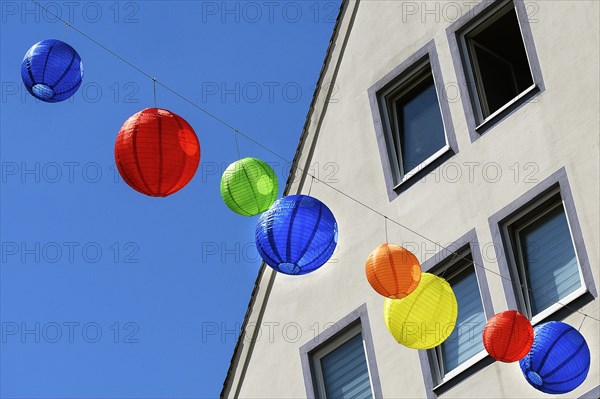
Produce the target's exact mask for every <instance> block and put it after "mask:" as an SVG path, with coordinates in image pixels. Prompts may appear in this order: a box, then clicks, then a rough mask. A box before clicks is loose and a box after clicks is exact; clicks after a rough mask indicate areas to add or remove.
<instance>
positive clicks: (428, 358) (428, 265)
mask: <svg viewBox="0 0 600 399" xmlns="http://www.w3.org/2000/svg"><path fill="white" fill-rule="evenodd" d="M446 248H448V249H450V250H451V251H452V252H451V251H449V250H442V251H440V252H439V253H437V254H436V255H434V256H432V257H430V258H429V259H427V260H426V261H425V262H423V263H422V265H421V267H422V270H423V272H431V271H433V272H434V273H435V272H439V271H440V270H444V268H445V267H446V265H448V262H452V260H453V258H454V257H455V255H454V254H455V253H459V254H463V253H465V254H470V255H471V257H472V260H473V265H472V266H471V267H473V268H474V272H475V277H476V278H477V286H478V288H479V295H480V298H481V303H482V305H483V311H484V315H485V318H486V320H487V319H489V318H490V317H492V316H493V315H494V313H495V312H494V309H493V306H492V299H491V294H490V290H489V286H488V284H487V276H486V273H485V269H483V267H482V266H483V259H482V256H481V252H480V249H479V243H478V240H477V234H476V232H475V229H473V230H471V231H469V232H468V233H466V234H465V235H463V236H462V237H460V238H459V239H458V240H456V241H455V242H454V243H452V244H449V245H446ZM448 273H450V274H448ZM444 274H445V275H447V276H451V275H452V274H453V271H452V263H450V266H449V269H448V270H447V271H446V273H444ZM434 351H436V349H435V348H434V349H432V350H429V351H419V360H420V362H421V371H422V372H423V379H424V382H425V388H426V392H427V397H428V398H432V397H436V395H438V394H441V393H442V391H445V390H447V389H450V388H451V386H453V384H457V383H459V382H460V381H462V380H464V379H465V378H468V377H469V376H470V375H471V374H472V373H473V372H475V371H477V370H479V369H481V368H483V367H485V366H487V365H488V364H490V363H491V362H492V361H493V359H491V357H490V356H489V355H488V354H487V352H486V351H485V350H483V351H480V352H478V353H476V354H474V355H473V356H472V357H471V358H469V359H468V360H466V361H465V362H463V363H462V364H461V365H459V366H458V367H456V368H455V369H453V370H452V371H450V372H448V373H447V374H446V375H444V376H441V375H440V374H439V372H440V370H441V368H440V365H439V364H438V363H437V362H438V356H437V354H435V353H433V352H434Z"/></svg>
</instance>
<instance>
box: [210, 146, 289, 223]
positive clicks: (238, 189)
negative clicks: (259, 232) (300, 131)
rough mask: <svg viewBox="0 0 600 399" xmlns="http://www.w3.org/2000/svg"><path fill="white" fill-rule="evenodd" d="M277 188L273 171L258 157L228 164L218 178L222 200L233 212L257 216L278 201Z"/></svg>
mask: <svg viewBox="0 0 600 399" xmlns="http://www.w3.org/2000/svg"><path fill="white" fill-rule="evenodd" d="M278 190H279V185H278V183H277V176H275V172H274V171H273V169H272V168H271V167H270V166H269V165H267V164H266V163H265V162H264V161H261V160H260V159H257V158H244V159H240V160H239V161H236V162H234V163H232V164H231V165H229V166H228V167H227V169H225V172H224V173H223V177H222V178H221V197H223V201H225V204H226V205H227V206H228V207H229V209H231V210H232V211H234V212H236V213H239V214H240V215H243V216H254V215H258V214H259V213H262V212H264V211H266V210H267V209H269V207H270V206H271V205H272V204H273V202H274V201H275V199H276V198H277V191H278Z"/></svg>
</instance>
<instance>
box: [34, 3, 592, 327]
mask: <svg viewBox="0 0 600 399" xmlns="http://www.w3.org/2000/svg"><path fill="white" fill-rule="evenodd" d="M31 1H32V2H33V3H34V4H36V5H37V6H38V7H39V8H41V9H42V10H45V11H46V12H47V13H48V14H49V15H52V16H53V17H54V18H56V19H58V20H60V21H61V22H63V23H64V24H66V25H67V27H69V28H71V29H73V30H74V31H76V32H77V33H79V34H80V35H82V36H83V37H85V38H86V39H88V40H90V41H91V42H92V43H94V44H96V45H97V46H99V47H100V48H102V49H104V50H105V51H106V52H108V53H109V54H111V55H113V56H114V57H116V58H117V59H119V60H120V61H122V62H123V63H125V64H127V65H129V66H130V67H131V68H133V69H135V70H136V71H138V72H139V73H141V74H142V75H144V76H146V77H147V78H149V79H152V80H153V81H154V82H155V84H158V85H160V86H161V87H163V88H164V89H166V90H167V91H169V92H171V93H172V94H174V95H175V96H177V97H179V98H180V99H181V100H183V101H185V102H186V103H188V104H190V105H191V106H193V107H194V108H196V109H198V110H199V111H201V112H203V113H204V114H206V115H208V116H209V117H211V118H212V119H214V120H215V121H217V122H219V123H221V124H222V125H223V126H226V127H228V128H229V129H232V130H233V131H234V132H236V133H237V134H240V135H241V136H242V137H244V138H245V139H246V140H248V141H250V142H252V143H253V144H255V145H257V146H258V147H260V148H262V149H263V150H265V151H267V152H269V153H270V154H272V155H274V156H276V157H277V158H279V159H281V160H283V161H285V162H288V163H291V164H292V165H294V163H293V162H290V161H289V160H288V159H287V158H285V157H283V156H281V155H279V154H278V153H276V152H275V151H273V150H272V149H270V148H268V147H266V146H265V145H263V144H262V143H260V142H258V141H256V140H255V139H253V138H252V137H251V136H249V135H247V134H245V133H244V132H242V131H240V130H239V129H237V128H235V127H234V126H232V125H231V124H229V123H227V122H226V121H225V120H223V119H221V118H219V117H218V116H216V115H215V114H213V113H212V112H210V111H208V110H206V109H205V108H203V107H201V106H200V105H198V104H196V103H195V102H194V101H192V100H190V99H189V98H187V97H186V96H184V95H182V94H180V93H179V92H177V91H176V90H174V89H173V88H171V87H169V86H167V85H166V84H165V83H163V82H161V81H159V80H156V79H155V78H154V77H152V76H151V75H150V74H149V73H147V72H146V71H144V70H143V69H141V68H139V67H138V66H136V65H134V64H132V63H131V62H129V61H127V60H126V59H125V58H123V57H121V56H120V55H119V54H117V53H116V52H114V51H113V50H111V49H110V48H108V47H106V46H104V45H103V44H102V43H100V42H98V41H97V40H95V39H94V38H92V37H91V36H89V35H88V34H86V33H85V32H83V31H81V30H79V29H78V28H76V27H75V26H73V25H72V24H70V23H69V22H68V21H65V20H64V19H63V18H62V17H61V16H59V15H56V14H55V13H53V12H52V11H50V10H48V9H47V8H45V7H44V6H43V5H41V4H40V3H39V2H38V1H37V0H31ZM294 168H295V169H297V170H299V171H300V172H301V173H303V174H305V175H307V176H310V177H311V178H312V179H313V180H317V181H318V182H319V183H322V184H323V185H324V186H326V187H329V188H330V189H332V190H334V191H336V192H337V193H339V194H341V195H343V196H344V197H346V198H348V199H350V200H351V201H354V202H355V203H357V204H359V205H361V206H363V207H364V208H367V209H368V210H370V211H371V212H374V213H376V214H378V215H380V216H382V217H384V218H386V220H387V219H389V220H390V222H392V223H394V224H396V225H398V226H400V227H402V228H403V229H405V230H407V231H409V232H411V233H413V234H414V235H416V236H418V237H420V238H422V239H424V240H426V241H428V242H430V243H432V244H434V245H436V246H437V247H439V248H440V249H442V250H445V251H448V252H450V253H452V254H454V257H457V256H460V255H459V254H458V253H457V252H456V251H451V250H450V249H449V248H447V247H445V246H444V245H442V244H440V243H438V242H436V241H434V240H432V239H430V238H428V237H426V236H424V235H423V234H421V233H419V232H417V231H415V230H413V229H411V228H410V227H408V226H406V225H404V224H402V223H400V222H398V221H396V220H394V219H390V218H388V217H387V216H386V215H384V214H383V213H381V212H380V211H378V210H376V209H375V208H373V207H371V206H369V205H367V204H365V203H364V202H362V201H361V200H359V199H356V198H354V197H352V196H351V195H349V194H347V193H345V192H344V191H341V190H340V189H338V188H336V187H334V186H332V185H331V184H329V183H327V182H326V181H323V180H321V179H319V178H318V177H316V176H314V175H313V174H311V173H310V172H309V171H308V170H306V171H305V170H304V169H303V168H301V167H299V166H297V165H296V166H294ZM464 257H465V255H463V256H461V258H464ZM475 266H477V267H480V268H482V269H484V270H486V271H488V272H490V273H492V274H494V275H496V276H498V277H500V278H502V279H505V280H508V281H510V282H511V283H513V284H516V285H519V286H520V287H521V288H524V289H527V290H529V291H530V292H534V291H532V290H531V289H530V288H529V287H526V286H525V285H523V284H520V283H518V282H515V281H513V280H512V279H511V278H510V277H506V276H503V275H502V274H500V273H498V272H496V271H494V270H491V269H488V268H486V267H485V266H483V265H475ZM444 272H445V271H444ZM542 295H543V294H542ZM556 303H558V304H559V305H561V306H563V307H565V308H567V309H570V310H572V311H573V312H576V313H580V314H582V315H584V316H586V317H589V318H590V319H593V320H595V321H598V322H600V319H598V318H595V317H593V316H591V315H588V314H586V313H583V312H582V311H580V310H578V309H574V308H572V307H570V306H568V305H566V304H563V303H561V302H559V301H556Z"/></svg>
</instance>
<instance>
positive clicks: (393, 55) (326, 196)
mask: <svg viewBox="0 0 600 399" xmlns="http://www.w3.org/2000/svg"><path fill="white" fill-rule="evenodd" d="M599 12H600V3H598V2H596V1H551V2H550V1H537V2H536V1H531V2H529V1H522V0H511V1H505V0H503V1H483V2H477V1H456V2H454V1H452V2H429V1H428V2H421V1H404V0H402V1H398V0H392V1H368V0H361V1H344V2H343V3H342V6H341V9H340V15H339V17H338V21H337V24H336V27H335V29H334V33H333V36H332V39H331V43H330V46H329V50H328V53H327V56H326V59H325V63H324V66H323V69H322V71H321V76H320V80H319V87H318V89H317V90H316V92H315V96H314V99H313V103H312V106H311V109H310V111H309V114H308V117H307V121H306V125H305V129H304V132H303V134H302V137H301V140H300V143H299V146H298V150H297V153H296V157H295V159H294V165H295V166H296V167H297V168H293V169H292V170H293V173H292V175H291V176H290V179H289V180H288V184H287V186H286V191H285V193H286V194H296V193H303V194H306V193H308V192H309V191H310V195H312V196H314V197H316V198H318V199H320V200H321V201H323V202H324V203H325V204H327V205H328V206H329V207H330V209H331V210H332V211H333V213H334V215H335V217H336V219H337V223H338V226H339V240H338V247H337V249H336V251H335V252H334V254H333V256H332V258H331V260H330V261H329V262H328V263H327V264H325V265H324V266H323V267H322V268H321V269H319V270H317V271H315V272H313V273H310V274H307V275H303V276H288V275H283V274H277V273H275V272H274V271H273V270H272V269H271V268H269V267H266V266H265V265H263V267H262V268H261V271H260V273H259V276H258V278H257V281H256V287H255V290H254V292H253V294H252V298H251V300H250V304H249V307H248V312H247V315H246V319H245V321H244V325H243V328H242V331H241V334H240V337H239V340H238V343H237V346H236V348H235V352H234V354H233V357H232V360H231V367H230V370H229V373H228V375H227V377H226V380H225V383H224V387H223V392H222V396H224V397H240V398H267V397H273V398H299V397H348V398H350V397H357V398H365V397H377V398H380V397H385V398H435V397H444V398H446V397H447V398H543V397H549V396H550V395H547V394H544V393H542V392H540V391H537V390H535V389H534V388H533V387H531V386H530V385H529V384H528V383H527V381H526V380H525V378H524V377H523V375H522V373H521V370H520V368H519V365H518V363H512V364H507V363H501V362H497V361H494V360H493V359H492V358H491V357H490V356H489V355H488V354H487V352H486V351H485V350H484V348H483V344H482V341H481V332H482V330H483V326H484V325H485V322H486V320H487V319H489V318H490V317H491V316H492V315H494V314H495V313H498V312H501V311H504V310H507V309H517V310H519V311H520V312H521V313H523V314H525V315H526V316H527V317H529V319H530V320H531V322H532V323H533V324H534V325H535V324H538V323H541V322H544V321H549V320H561V321H564V322H566V323H568V324H570V325H572V326H574V327H575V328H578V329H579V330H580V332H581V333H582V334H583V335H584V337H585V338H586V340H587V342H588V345H589V348H590V352H591V354H592V361H591V367H590V371H589V375H588V377H587V379H586V380H585V382H584V383H583V384H582V385H581V386H579V387H578V388H577V389H575V390H574V391H572V392H570V393H569V394H567V395H565V396H564V397H573V398H598V397H599V396H600V368H599V363H598V353H600V348H599V343H600V336H599V335H600V333H599V330H600V323H599V322H598V321H597V319H598V318H600V317H599V307H598V284H599V281H600V276H599V261H598V259H599V255H600V247H599V242H600V233H599V225H600V208H599V200H600V183H599V182H600V173H599V169H600V157H599V134H598V133H599V129H600V123H599V104H600V99H599V96H600V87H599V81H598V79H599V78H598V71H599V67H600V65H599V42H600V38H599V32H600V25H599V19H598V15H599ZM302 170H310V172H311V173H312V174H314V175H315V177H317V178H318V180H317V179H313V178H311V177H308V176H307V175H305V174H302V172H301V171H302ZM294 171H295V172H294ZM342 193H343V194H342ZM373 210H375V211H373ZM382 215H385V216H387V218H388V219H386V218H385V217H384V216H382ZM396 222H398V223H399V224H398V223H396ZM400 224H401V225H400ZM386 237H387V238H386ZM386 240H387V241H389V242H390V243H395V244H398V245H402V246H404V247H406V248H407V249H409V250H411V251H412V252H413V253H414V254H415V255H416V256H417V258H418V259H419V260H420V262H421V266H422V270H423V271H427V272H429V273H433V274H437V275H442V276H443V277H444V278H445V279H446V280H447V281H448V282H449V283H450V285H451V286H452V288H453V290H454V292H455V295H456V297H457V301H458V305H459V316H458V320H457V327H456V328H455V331H454V332H453V335H452V336H451V337H450V338H449V339H448V340H447V341H446V342H444V343H443V344H442V345H440V346H439V347H437V348H435V349H432V350H427V351H418V350H413V349H409V348H406V347H404V346H402V345H399V344H397V343H396V341H395V340H394V339H393V338H392V336H391V335H390V333H389V332H388V330H387V329H386V326H385V324H384V320H383V317H382V312H383V297H381V296H380V295H378V294H377V293H376V292H375V291H374V290H373V289H372V288H371V286H370V285H369V284H368V282H367V279H366V277H365V260H366V259H367V256H368V255H369V253H370V252H371V251H372V250H373V249H374V248H375V247H377V246H378V245H379V244H381V243H382V242H385V241H386ZM586 315H589V317H588V316H586Z"/></svg>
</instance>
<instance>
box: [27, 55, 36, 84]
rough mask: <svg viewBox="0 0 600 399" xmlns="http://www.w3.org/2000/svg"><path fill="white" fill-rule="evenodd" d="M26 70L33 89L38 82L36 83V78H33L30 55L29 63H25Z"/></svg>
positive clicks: (29, 57)
mask: <svg viewBox="0 0 600 399" xmlns="http://www.w3.org/2000/svg"><path fill="white" fill-rule="evenodd" d="M25 66H26V69H27V74H28V75H29V79H31V87H33V86H34V85H35V84H36V82H35V78H34V77H33V71H32V70H31V55H29V56H28V57H27V62H26V63H25Z"/></svg>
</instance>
